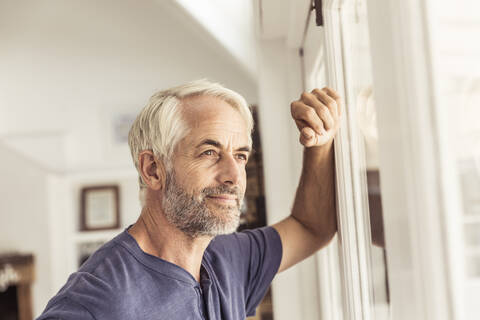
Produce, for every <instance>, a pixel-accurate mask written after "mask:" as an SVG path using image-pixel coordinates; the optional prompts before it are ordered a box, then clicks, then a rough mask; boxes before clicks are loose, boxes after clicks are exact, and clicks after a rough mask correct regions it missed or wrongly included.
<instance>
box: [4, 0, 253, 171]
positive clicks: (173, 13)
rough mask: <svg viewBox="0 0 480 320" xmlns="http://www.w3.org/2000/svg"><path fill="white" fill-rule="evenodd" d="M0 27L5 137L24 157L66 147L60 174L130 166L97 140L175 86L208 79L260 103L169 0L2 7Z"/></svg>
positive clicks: (245, 79) (24, 1)
mask: <svg viewBox="0 0 480 320" xmlns="http://www.w3.org/2000/svg"><path fill="white" fill-rule="evenodd" d="M0 21H2V28H0V38H1V39H2V45H1V46H2V50H0V88H1V89H0V90H1V92H0V93H1V94H0V119H2V120H1V122H2V123H1V124H2V126H1V127H0V137H3V138H4V139H6V140H9V141H10V140H12V141H14V143H13V146H14V147H17V146H18V145H20V144H21V145H22V146H23V147H22V148H21V149H20V150H22V152H27V153H28V152H29V151H28V150H31V149H32V146H34V145H37V144H38V143H42V144H44V145H45V144H46V143H45V140H51V139H52V136H54V137H55V139H56V140H62V143H63V144H64V145H63V150H60V149H59V154H58V156H57V157H56V159H57V161H54V162H55V166H54V169H61V170H71V169H77V168H79V167H80V168H85V167H96V166H101V165H104V166H105V165H108V166H111V165H130V159H129V155H128V152H125V150H126V149H124V150H123V151H124V152H122V153H121V154H120V156H119V157H114V158H112V157H109V155H108V154H107V151H106V149H107V148H106V144H108V141H106V139H105V138H100V139H99V137H107V136H108V132H107V131H108V129H109V122H110V121H111V116H112V114H114V113H116V112H132V111H136V110H138V109H140V108H141V107H143V106H144V104H145V103H146V101H147V100H148V98H149V97H150V96H151V95H152V94H153V93H154V92H155V91H156V90H159V89H162V88H167V87H169V86H171V85H175V84H179V83H181V82H185V81H188V80H192V79H196V78H203V77H207V78H210V79H212V80H215V81H219V82H222V83H224V84H225V85H227V86H228V87H230V88H232V89H234V90H237V91H239V92H240V93H241V94H243V95H244V96H245V97H246V99H247V101H249V102H250V103H256V102H257V94H256V84H255V82H254V80H252V76H251V74H250V73H249V72H248V71H247V70H245V69H244V68H242V67H241V64H240V63H239V62H238V61H237V60H236V58H235V57H232V56H231V55H230V53H229V52H228V51H227V50H226V49H225V48H224V47H222V46H221V45H219V43H218V41H217V40H215V39H214V38H213V37H212V36H210V35H209V34H208V33H207V32H206V31H205V30H200V28H198V24H197V23H194V22H192V21H191V19H190V18H189V17H188V16H187V15H186V14H185V12H184V11H183V10H181V9H179V8H178V6H176V5H173V4H172V3H171V1H153V0H146V1H133V0H119V1H113V0H102V1H93V0H87V1H61V0H49V1H47V0H44V1H33V0H20V1H16V0H5V1H2V2H1V3H0ZM20 21H21V23H19V22H20ZM239 32H240V31H239ZM29 139H30V140H29ZM18 140H21V142H18ZM47 143H50V142H47ZM19 148H20V147H19ZM28 155H29V156H31V157H37V158H39V160H40V161H42V162H43V163H45V165H47V166H49V165H50V167H53V166H52V165H51V164H52V163H53V162H52V157H51V156H49V155H48V154H46V153H41V152H40V153H38V152H35V153H33V152H30V153H28ZM58 159H62V161H63V163H61V164H59V163H58V162H59V161H58Z"/></svg>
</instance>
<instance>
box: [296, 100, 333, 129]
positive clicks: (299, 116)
mask: <svg viewBox="0 0 480 320" xmlns="http://www.w3.org/2000/svg"><path fill="white" fill-rule="evenodd" d="M291 112H292V117H293V119H294V120H295V123H296V122H297V120H302V121H304V122H305V123H306V124H307V126H309V127H310V128H312V129H313V130H315V132H316V133H318V134H322V133H324V132H325V127H324V125H323V122H322V120H321V119H320V117H319V116H318V114H317V112H316V111H315V109H314V108H312V107H310V106H308V105H306V104H305V103H303V102H301V101H294V102H292V104H291ZM297 125H298V124H297ZM299 129H300V128H299Z"/></svg>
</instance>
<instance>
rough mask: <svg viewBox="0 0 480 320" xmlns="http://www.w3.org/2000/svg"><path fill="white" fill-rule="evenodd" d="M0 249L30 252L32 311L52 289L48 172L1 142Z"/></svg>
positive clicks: (42, 306) (39, 306) (41, 306)
mask: <svg viewBox="0 0 480 320" xmlns="http://www.w3.org/2000/svg"><path fill="white" fill-rule="evenodd" d="M0 159H1V165H0V177H1V183H0V195H1V196H2V201H0V216H1V223H0V252H11V251H18V252H20V253H32V254H33V255H34V259H35V282H34V284H33V287H32V288H33V290H32V294H33V296H34V297H39V299H34V305H33V309H34V314H37V313H38V312H39V311H41V310H43V308H44V307H45V305H46V302H47V301H46V299H47V297H48V295H49V294H50V291H51V287H50V284H51V276H52V275H51V273H50V268H51V260H50V255H51V252H50V251H49V244H48V242H49V237H50V234H49V232H48V231H49V229H48V219H47V215H48V198H47V177H48V172H47V171H46V170H44V169H43V168H41V167H39V166H38V165H35V164H33V163H32V162H31V161H30V160H29V159H26V158H25V157H24V156H22V155H20V154H18V153H17V152H15V151H14V150H12V149H10V148H7V147H5V146H4V145H3V144H1V143H0Z"/></svg>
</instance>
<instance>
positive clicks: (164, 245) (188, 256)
mask: <svg viewBox="0 0 480 320" xmlns="http://www.w3.org/2000/svg"><path fill="white" fill-rule="evenodd" d="M128 233H130V235H132V237H133V238H134V239H135V240H136V241H137V243H138V245H139V246H140V248H141V249H142V250H143V251H144V252H145V253H148V254H150V255H153V256H156V257H159V258H161V259H163V260H166V261H168V262H171V263H174V264H176V265H178V266H179V267H181V268H183V269H185V270H186V271H187V272H189V273H190V274H191V275H192V276H193V277H194V278H195V280H197V281H200V268H201V264H202V258H203V253H204V252H205V249H206V248H207V246H208V244H209V243H210V241H211V240H212V238H211V237H198V238H191V237H189V236H187V235H186V234H184V233H183V232H182V231H180V230H178V229H177V228H175V227H174V226H172V225H171V224H170V223H168V221H167V220H166V219H165V216H164V215H163V212H162V211H161V210H159V209H154V208H152V207H148V206H145V207H144V208H143V209H142V213H141V214H140V217H139V218H138V220H137V222H136V223H135V224H134V225H133V226H132V227H131V228H130V229H129V230H128Z"/></svg>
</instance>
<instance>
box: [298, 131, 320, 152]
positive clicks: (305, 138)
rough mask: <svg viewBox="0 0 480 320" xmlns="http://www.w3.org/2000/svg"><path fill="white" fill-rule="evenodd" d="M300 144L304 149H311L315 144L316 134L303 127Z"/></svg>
mask: <svg viewBox="0 0 480 320" xmlns="http://www.w3.org/2000/svg"><path fill="white" fill-rule="evenodd" d="M299 140H300V143H301V144H302V145H304V146H305V147H311V146H314V145H316V144H317V141H318V134H316V132H315V131H313V130H312V128H310V127H305V128H303V129H302V130H301V131H300V139H299Z"/></svg>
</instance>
